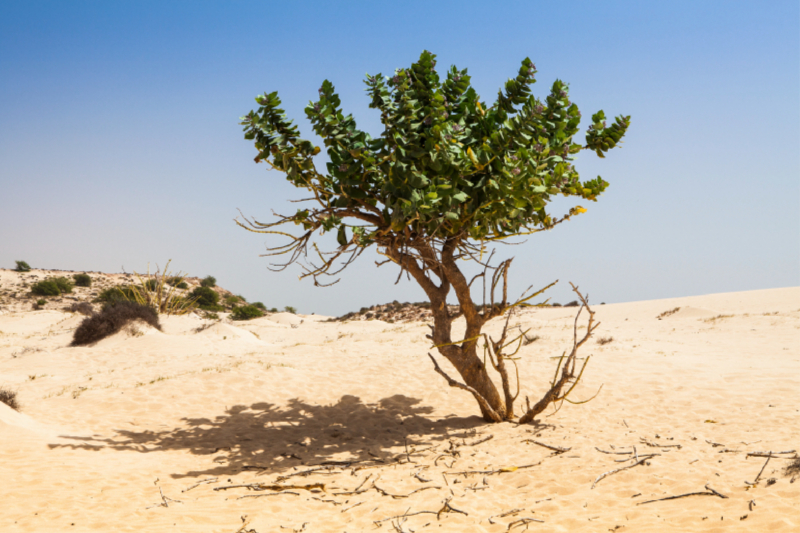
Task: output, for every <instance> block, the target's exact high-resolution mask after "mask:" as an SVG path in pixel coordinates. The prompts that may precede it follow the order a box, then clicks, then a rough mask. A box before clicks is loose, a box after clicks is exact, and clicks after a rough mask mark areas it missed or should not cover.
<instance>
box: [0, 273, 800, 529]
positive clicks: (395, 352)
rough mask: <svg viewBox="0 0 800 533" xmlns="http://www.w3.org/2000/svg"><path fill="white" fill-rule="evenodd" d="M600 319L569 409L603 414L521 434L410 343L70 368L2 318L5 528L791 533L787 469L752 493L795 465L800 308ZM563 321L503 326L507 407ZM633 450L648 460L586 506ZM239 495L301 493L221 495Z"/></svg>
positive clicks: (176, 327)
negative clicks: (514, 351) (515, 348)
mask: <svg viewBox="0 0 800 533" xmlns="http://www.w3.org/2000/svg"><path fill="white" fill-rule="evenodd" d="M675 308H680V309H679V310H678V311H676V312H674V313H672V314H670V315H668V316H663V317H662V318H660V319H659V318H657V317H658V316H659V315H661V314H662V313H664V312H666V311H670V310H673V309H675ZM595 310H596V311H597V318H598V319H599V320H600V322H601V326H600V329H599V330H598V331H597V335H596V338H595V339H593V340H592V341H590V342H589V344H588V345H587V346H586V347H585V349H584V350H583V351H582V352H581V355H582V356H588V355H591V356H592V359H591V361H590V363H589V366H588V368H587V370H586V373H585V375H584V380H583V382H582V384H581V385H580V387H579V388H578V389H577V390H576V391H575V393H574V398H575V399H576V400H580V399H585V398H589V397H591V396H592V395H593V394H595V393H596V392H597V390H598V389H599V388H600V386H601V385H602V390H601V392H600V394H599V396H598V397H597V398H596V399H594V400H593V401H591V402H589V403H587V404H583V405H569V404H567V405H565V406H564V407H563V408H562V409H561V410H560V411H558V412H557V413H556V414H552V413H553V411H552V409H551V410H548V411H547V413H546V416H542V417H541V418H540V419H539V420H538V421H537V423H536V424H532V425H528V426H519V427H518V426H515V425H514V424H510V423H505V424H498V425H491V424H486V423H484V422H483V421H482V420H481V419H480V418H478V417H477V416H476V412H477V407H476V405H475V404H474V401H473V400H472V398H471V397H470V396H469V395H467V394H466V393H464V392H462V391H459V390H456V389H452V388H449V387H447V385H446V383H445V382H444V381H443V380H442V379H441V377H440V376H438V375H436V374H435V373H434V371H433V369H432V365H431V364H430V361H429V359H428V357H427V355H426V353H427V352H428V350H429V344H428V341H427V340H426V339H425V337H424V335H425V333H427V332H428V328H427V326H426V324H425V323H421V322H417V323H408V324H389V323H385V322H381V321H378V320H371V321H359V322H332V323H331V322H324V321H322V319H323V318H324V317H315V316H300V315H298V316H295V315H288V314H279V315H272V316H270V317H266V318H260V319H256V320H252V321H249V322H228V321H224V320H223V321H221V322H212V321H209V320H205V319H202V318H200V317H198V316H185V317H165V318H162V323H163V326H164V327H163V331H158V330H155V329H153V328H150V327H149V326H144V325H137V326H136V327H134V328H128V329H127V330H125V331H122V332H120V333H118V334H116V335H114V336H113V337H110V338H107V339H104V340H103V341H100V342H99V343H97V344H96V345H94V346H90V347H75V348H73V347H69V346H68V344H69V342H70V340H71V336H72V332H73V330H74V329H75V327H77V325H78V324H79V323H80V321H81V320H82V318H83V317H82V316H80V315H77V314H72V313H68V312H63V311H59V310H53V309H46V310H40V311H30V310H25V311H20V310H14V309H11V310H7V311H5V312H0V386H5V387H8V388H11V389H13V390H16V391H18V399H19V401H20V403H21V404H22V410H21V412H19V413H17V412H15V411H13V410H11V409H10V408H8V407H7V406H5V405H3V404H0V442H2V445H0V480H2V483H0V531H3V532H33V531H35V532H55V531H74V532H79V531H137V532H138V531H148V532H150V531H197V532H201V531H202V532H226V533H233V532H236V531H251V532H252V531H255V532H258V533H266V532H274V531H286V532H291V531H304V532H309V533H312V532H343V531H347V532H350V533H354V532H359V531H387V532H388V531H398V530H402V531H408V532H410V531H487V532H503V531H507V530H508V528H509V525H511V526H512V529H511V531H523V530H524V529H525V527H526V526H527V528H528V530H530V531H546V532H606V531H620V532H625V531H648V532H650V531H676V532H678V531H680V532H685V531H709V532H711V531H725V532H728V531H771V532H772V531H774V532H795V531H800V475H795V476H794V477H793V476H792V475H786V474H785V471H784V469H785V467H786V466H788V465H789V464H790V463H791V461H790V460H788V459H785V458H774V459H770V461H769V463H768V464H767V465H766V468H764V470H763V473H762V474H761V476H760V479H759V482H758V484H757V485H755V486H751V485H748V484H747V483H746V482H750V483H752V482H754V481H755V479H756V477H757V476H758V474H759V471H761V469H762V467H763V466H764V464H765V461H766V459H765V458H763V457H752V456H751V457H748V455H747V454H748V452H754V451H769V450H771V451H787V450H800V288H796V287H795V288H785V289H774V290H761V291H752V292H743V293H733V294H716V295H708V296H698V297H691V298H675V299H670V300H658V301H647V302H634V303H624V304H614V305H603V306H599V305H598V306H596V307H595ZM574 312H575V309H572V308H550V309H535V310H528V311H525V312H524V313H522V314H521V315H519V316H517V317H515V319H514V321H513V323H519V325H520V326H521V327H523V328H527V327H532V328H533V329H532V330H531V332H530V335H539V339H538V340H536V341H535V342H532V343H531V344H529V345H527V346H525V347H523V348H522V350H521V352H520V354H521V359H520V361H519V364H520V374H521V378H522V395H521V398H522V397H524V396H525V395H528V396H530V397H531V399H538V397H539V396H540V395H541V394H542V392H543V391H544V389H545V387H546V385H547V381H548V380H549V379H550V377H551V376H552V373H553V371H554V369H555V364H556V360H555V359H553V357H556V356H559V355H560V354H561V352H562V351H563V350H564V349H565V348H566V347H567V346H568V345H570V343H571V339H572V337H571V323H572V320H573V317H574ZM499 328H500V324H499V322H497V321H495V322H493V323H492V324H490V325H489V328H488V329H489V331H494V332H496V331H498V330H499ZM600 337H612V338H613V340H612V341H610V342H608V343H607V344H603V345H600V344H598V343H597V342H596V340H597V338H600ZM440 360H441V358H440ZM443 367H444V368H445V369H449V370H450V371H451V372H452V370H451V369H450V368H449V366H446V365H444V364H443ZM518 411H519V408H518ZM487 439H488V440H487ZM534 441H535V442H534ZM537 443H543V444H547V445H550V446H552V447H560V448H569V450H568V451H566V452H563V453H560V452H558V451H554V450H552V449H549V448H546V447H544V446H541V445H539V444H537ZM634 447H635V450H636V451H635V454H637V455H638V456H641V457H644V456H645V455H647V454H657V455H654V456H653V457H651V458H649V459H648V460H647V461H646V462H644V463H642V464H640V465H638V466H634V467H632V468H628V469H625V470H622V471H620V472H617V473H614V474H612V475H609V476H608V477H605V478H604V479H601V480H600V481H598V482H597V483H596V485H595V486H594V488H592V487H593V484H594V482H595V480H596V479H597V478H598V477H599V476H600V475H601V474H603V473H604V472H608V471H610V470H613V469H617V468H621V467H624V466H630V465H632V464H634V463H635V462H636V460H635V459H634V460H631V459H630V457H631V456H632V455H633V453H626V452H633V451H634ZM600 450H603V451H600ZM604 452H613V453H604ZM783 457H791V455H784V456H783ZM616 461H620V462H616ZM308 470H313V472H311V473H310V474H307V475H301V474H302V473H304V472H306V471H308ZM459 472H471V473H468V474H458V473H459ZM198 483H200V484H199V485H198ZM253 483H259V484H263V485H275V484H281V485H294V486H304V487H300V488H293V489H289V490H287V491H284V492H283V493H278V494H275V491H273V490H261V491H256V490H251V489H248V488H247V487H232V485H244V484H253ZM706 486H708V487H710V488H711V489H713V490H714V491H717V492H718V493H720V494H722V495H724V496H726V498H724V499H723V498H721V497H718V496H717V495H714V494H713V493H712V492H710V491H709V490H707V489H706V488H705V487H706ZM226 487H230V488H226ZM215 489H222V490H215ZM691 492H704V493H706V494H703V495H694V496H689V497H685V498H680V499H674V500H667V501H658V502H653V503H644V502H646V501H648V500H655V499H659V498H665V497H669V496H674V495H680V494H685V493H691ZM162 494H163V498H162ZM244 496H247V497H244ZM252 496H256V497H252ZM243 497H244V498H243ZM445 502H448V505H449V507H448V506H445ZM643 503H644V504H643ZM514 510H516V511H515V512H510V513H509V511H514ZM421 511H425V512H424V513H420V512H421ZM439 511H443V512H441V513H439V514H438V516H437V514H436V513H437V512H439ZM405 513H407V514H408V515H409V516H407V517H406V518H405V519H401V518H395V519H392V517H394V516H399V515H403V514H405ZM414 513H419V514H414ZM504 514H505V516H503V515H504ZM243 517H244V519H243ZM521 519H535V520H537V521H536V522H534V521H529V522H528V523H523V522H516V523H514V522H515V521H519V520H521ZM243 520H244V521H243ZM539 521H540V522H539ZM393 524H394V525H396V526H397V528H399V529H395V527H394V525H393ZM243 526H244V527H243ZM281 528H283V529H281Z"/></svg>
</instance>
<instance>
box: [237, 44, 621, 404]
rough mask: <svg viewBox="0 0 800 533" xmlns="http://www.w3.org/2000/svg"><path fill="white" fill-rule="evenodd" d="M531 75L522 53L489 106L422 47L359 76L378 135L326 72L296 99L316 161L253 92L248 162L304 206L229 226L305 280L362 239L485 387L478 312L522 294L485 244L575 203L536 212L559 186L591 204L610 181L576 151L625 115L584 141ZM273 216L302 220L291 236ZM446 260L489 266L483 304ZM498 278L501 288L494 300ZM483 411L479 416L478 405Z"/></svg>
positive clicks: (562, 100) (547, 222)
mask: <svg viewBox="0 0 800 533" xmlns="http://www.w3.org/2000/svg"><path fill="white" fill-rule="evenodd" d="M536 72H537V70H536V66H535V65H534V64H533V63H532V62H531V60H530V59H527V58H526V59H525V60H523V61H522V64H521V66H520V68H519V71H518V73H517V75H516V77H514V78H511V79H509V80H508V81H507V82H506V83H505V85H504V87H503V88H501V89H500V91H499V92H498V95H497V99H496V100H495V102H494V103H492V104H487V103H486V102H485V101H482V100H481V98H480V96H479V95H478V94H477V92H476V91H475V89H474V88H473V87H472V86H471V83H470V82H471V79H470V76H469V74H468V73H467V70H466V69H459V68H457V67H455V66H452V67H450V68H449V69H446V70H445V71H444V72H443V73H442V74H441V75H440V73H439V72H438V71H437V70H436V56H435V55H434V54H432V53H430V52H427V51H425V52H423V53H422V55H421V56H420V58H419V60H418V61H417V62H415V63H414V64H412V65H411V66H410V67H409V68H404V69H399V70H396V71H395V72H394V74H393V75H392V76H384V75H382V74H376V75H367V78H366V80H365V84H366V91H367V94H368V96H369V99H370V104H369V105H370V107H371V108H373V109H376V110H377V111H378V112H379V113H380V117H381V123H382V125H383V132H382V133H381V135H380V136H379V137H372V136H371V135H370V134H368V133H366V132H364V131H362V130H360V129H359V128H358V127H357V125H356V122H355V120H354V119H353V117H352V115H345V113H344V111H343V110H342V108H341V100H340V98H339V96H338V94H337V93H336V91H335V89H334V86H333V84H331V83H330V82H329V81H328V80H325V81H324V82H323V83H322V86H321V87H320V88H319V99H318V100H317V101H315V102H310V103H309V104H308V106H306V108H305V113H306V116H307V118H308V119H309V121H310V122H311V124H312V126H313V130H314V133H316V134H317V135H318V136H319V137H320V138H322V139H323V142H324V145H325V149H326V151H327V154H328V158H329V162H327V163H326V168H325V169H324V171H321V170H320V169H318V168H317V166H316V164H315V162H314V158H315V156H317V155H318V154H319V153H320V152H321V148H320V147H319V146H315V144H314V143H313V142H311V141H310V140H306V139H302V138H301V137H300V132H299V130H298V128H297V127H296V126H295V125H294V124H293V122H292V121H291V120H289V118H287V116H286V113H285V112H284V110H283V109H281V107H280V106H281V100H280V98H279V97H278V94H277V93H276V92H273V93H269V94H267V93H264V94H263V95H261V96H258V97H257V98H256V102H257V103H258V104H259V107H258V109H257V110H253V111H251V112H250V113H248V114H247V115H246V116H245V117H242V122H241V124H242V125H243V126H244V132H245V139H248V140H251V141H253V142H254V144H255V147H256V149H257V151H258V153H257V155H256V157H255V161H256V162H257V163H262V162H263V163H265V164H267V165H268V166H269V167H270V168H272V169H275V170H278V171H280V172H282V173H284V174H285V175H286V178H287V179H288V181H289V182H290V183H292V184H293V185H295V186H296V187H298V188H302V189H306V190H308V191H310V193H311V195H312V197H311V198H310V202H311V205H310V206H308V207H304V208H300V209H298V210H297V211H296V212H295V213H294V214H290V215H277V217H278V219H277V220H276V221H274V222H267V223H262V222H259V221H257V220H253V219H248V218H244V220H243V221H241V220H237V223H238V224H239V225H240V226H242V227H244V228H245V229H248V230H250V231H255V232H259V233H268V234H277V235H281V236H283V237H286V238H288V239H289V240H288V242H287V243H286V244H284V245H279V246H276V247H272V248H270V249H269V253H268V255H282V254H287V255H288V260H287V261H286V262H284V263H281V264H278V265H276V266H277V267H278V268H285V267H286V266H287V265H289V264H292V263H294V262H299V263H301V264H302V265H303V268H304V269H305V272H304V275H303V276H304V277H305V276H311V277H313V278H314V281H315V283H316V284H318V285H319V284H321V283H320V282H319V279H320V277H321V276H323V275H332V276H335V275H336V274H338V273H339V272H341V270H342V269H343V268H345V267H346V266H347V265H348V264H350V262H351V261H353V260H354V259H355V258H357V257H358V256H359V255H360V254H361V253H362V252H363V251H364V250H365V249H366V248H368V247H369V246H371V245H373V244H374V245H377V247H378V251H379V253H381V254H383V255H385V256H386V257H387V261H390V262H393V263H395V264H397V265H399V266H400V268H401V273H402V272H403V271H405V272H408V273H409V274H410V275H411V276H412V277H413V278H414V279H415V280H416V281H417V282H418V283H419V284H420V286H421V287H422V288H423V290H425V292H426V294H427V295H428V297H429V298H430V300H431V304H432V309H433V310H434V324H435V325H434V333H433V336H432V338H433V341H434V344H435V345H436V346H437V348H438V349H439V351H440V353H442V355H444V356H445V357H446V358H447V359H448V360H449V361H450V362H451V363H453V365H454V366H456V368H457V369H458V371H459V373H460V374H461V375H462V377H464V379H465V381H466V382H467V384H468V385H469V386H470V387H472V388H473V389H475V390H478V391H479V392H482V391H485V390H488V389H493V388H494V385H492V384H491V382H490V380H489V379H488V377H487V376H486V372H485V368H484V369H483V370H480V369H478V367H477V365H479V359H478V357H477V355H476V353H475V352H476V343H477V340H476V339H477V338H478V337H479V336H480V332H481V327H482V326H483V324H484V323H485V322H486V321H487V320H489V319H491V318H493V317H496V316H499V315H500V314H503V313H505V312H507V311H508V310H509V309H511V308H512V307H513V306H515V305H518V304H521V303H525V302H526V301H527V300H528V299H529V298H531V297H532V295H531V296H528V297H526V298H525V299H524V300H522V301H518V302H514V303H510V302H509V301H508V299H507V274H508V268H509V266H510V260H507V261H504V262H503V263H501V264H500V265H499V266H497V267H490V266H489V265H488V263H484V262H483V253H484V252H485V251H486V246H487V243H492V242H494V241H502V240H504V239H507V238H509V237H514V236H520V235H530V234H532V233H535V232H538V231H543V230H549V229H551V228H553V227H554V226H556V225H557V224H559V223H561V222H564V221H565V220H568V219H569V218H570V217H572V216H575V215H577V214H579V213H583V212H585V209H584V208H583V207H581V206H580V205H576V206H575V207H573V208H571V209H570V210H569V211H568V212H567V213H564V214H563V215H562V216H561V217H560V218H559V217H557V216H553V215H552V214H550V213H549V212H548V211H547V204H548V202H549V201H550V200H551V199H552V198H553V197H554V196H556V195H563V196H566V197H575V198H576V199H581V200H588V201H596V199H597V197H598V196H599V195H600V194H602V192H603V191H604V190H605V189H606V187H608V183H607V182H606V181H604V180H603V179H602V178H600V177H599V176H598V177H597V178H594V179H590V180H586V181H582V180H581V178H580V175H579V173H578V171H577V169H576V168H575V166H574V165H573V161H574V158H575V156H576V155H577V154H578V153H579V152H581V151H582V150H588V151H591V152H594V153H595V154H597V155H598V156H600V157H604V156H605V154H606V153H607V152H608V151H609V150H610V149H611V148H614V147H615V146H617V145H618V144H619V143H620V141H621V139H622V138H623V136H624V135H625V132H626V131H627V128H628V126H629V124H630V117H628V116H618V117H616V119H615V120H614V122H613V123H611V124H610V125H609V124H607V123H606V117H605V114H604V112H603V111H598V112H597V113H595V114H594V115H592V117H591V122H590V124H589V126H588V129H587V132H586V138H585V141H584V143H583V144H581V143H579V142H577V140H576V139H575V136H576V134H577V133H578V131H579V127H580V123H581V113H580V111H579V109H578V106H577V104H575V103H574V102H572V101H571V99H570V97H569V86H568V85H567V84H566V83H564V82H563V81H561V80H556V81H555V82H554V83H553V85H552V86H551V88H550V91H549V94H547V95H546V96H544V97H543V98H538V97H536V96H535V95H534V94H533V92H532V86H533V84H534V83H535V82H536V79H535V75H536ZM284 225H287V226H297V227H299V228H301V229H302V231H301V232H300V233H299V234H293V233H291V232H290V230H288V229H284V228H282V227H281V226H284ZM325 232H335V234H336V237H337V241H338V245H339V246H338V248H337V249H335V250H331V251H328V252H326V251H322V250H320V249H319V248H318V247H317V245H316V244H315V243H314V242H313V241H312V237H313V236H314V235H315V234H317V233H325ZM310 248H311V249H310ZM309 255H311V257H310V258H309ZM457 259H474V260H476V261H478V262H479V263H480V264H481V265H484V267H485V268H486V269H490V268H491V269H493V272H494V273H493V275H492V277H491V281H490V282H489V280H487V275H486V274H487V272H488V270H484V274H482V276H483V280H484V284H485V285H486V284H488V285H489V286H490V293H491V294H490V295H489V296H490V302H489V304H488V305H487V302H486V301H485V295H484V303H483V305H482V306H476V305H475V304H474V303H473V301H472V296H471V286H472V282H467V281H466V279H465V278H464V275H463V273H462V272H461V270H460V267H459V266H458V265H457V264H456V260H457ZM473 281H474V279H473ZM451 288H452V289H454V290H455V293H456V296H457V298H458V300H459V304H460V311H459V312H458V314H463V315H464V316H465V318H466V320H467V333H466V335H465V338H464V340H462V341H455V342H454V341H453V340H452V339H451V338H450V324H451V322H452V320H453V319H454V318H455V316H457V315H454V314H451V313H450V312H449V311H448V310H447V308H446V305H445V303H446V298H447V295H448V294H449V293H450V290H451ZM496 288H500V290H501V292H502V294H501V295H500V296H499V298H500V299H499V300H497V301H496V300H495V289H496ZM485 292H486V291H484V294H485ZM537 294H538V293H537ZM476 361H477V362H476ZM484 366H485V365H484ZM487 394H488V395H489V396H491V398H489V399H488V404H490V405H491V406H492V407H493V408H494V410H495V411H497V412H501V411H502V412H503V413H505V412H506V409H505V407H504V406H502V402H503V400H502V398H500V396H499V395H498V394H497V393H496V391H495V392H492V391H490V390H489V391H488V392H487ZM556 396H558V395H556ZM479 403H480V401H479ZM501 407H502V408H501ZM481 408H482V412H483V413H484V416H487V417H488V415H487V411H486V409H484V406H483V405H482V404H481ZM503 416H505V415H503Z"/></svg>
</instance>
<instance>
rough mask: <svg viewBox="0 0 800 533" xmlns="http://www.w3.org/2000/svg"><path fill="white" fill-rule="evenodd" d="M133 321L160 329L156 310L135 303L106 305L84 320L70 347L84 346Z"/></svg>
mask: <svg viewBox="0 0 800 533" xmlns="http://www.w3.org/2000/svg"><path fill="white" fill-rule="evenodd" d="M134 320H143V321H144V322H146V323H148V324H150V325H151V326H153V327H154V328H156V329H159V330H160V329H161V324H160V323H159V321H158V313H156V310H155V309H153V308H152V307H150V306H147V305H141V304H138V303H136V302H128V301H120V302H116V303H113V304H109V305H106V306H105V307H104V308H103V310H102V311H100V312H99V313H97V314H95V315H92V316H90V317H88V318H85V319H84V320H83V322H81V324H80V326H78V329H76V330H75V333H74V334H73V336H72V346H84V345H87V344H92V343H95V342H97V341H99V340H101V339H104V338H106V337H108V336H109V335H113V334H114V333H116V332H118V331H120V330H121V329H122V328H124V327H125V326H126V325H127V324H129V323H130V322H133V321H134Z"/></svg>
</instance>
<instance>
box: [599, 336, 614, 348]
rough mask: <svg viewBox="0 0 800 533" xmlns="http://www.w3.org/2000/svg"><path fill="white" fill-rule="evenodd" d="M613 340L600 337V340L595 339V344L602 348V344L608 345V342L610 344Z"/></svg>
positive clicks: (612, 338)
mask: <svg viewBox="0 0 800 533" xmlns="http://www.w3.org/2000/svg"><path fill="white" fill-rule="evenodd" d="M613 340H614V337H601V338H599V339H597V344H599V345H600V346H603V345H604V344H608V343H609V342H612V341H613Z"/></svg>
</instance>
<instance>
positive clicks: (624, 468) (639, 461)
mask: <svg viewBox="0 0 800 533" xmlns="http://www.w3.org/2000/svg"><path fill="white" fill-rule="evenodd" d="M648 459H650V456H648V457H644V458H642V459H639V460H638V461H637V462H635V463H633V464H632V465H628V466H623V467H622V468H617V469H616V470H609V471H608V472H605V473H603V474H600V475H599V476H598V477H597V479H595V480H594V483H592V488H594V487H595V486H596V485H597V482H598V481H600V480H601V479H603V478H604V477H607V476H610V475H611V474H616V473H617V472H622V471H623V470H627V469H629V468H633V467H634V466H639V465H640V464H642V463H644V462H645V461H647V460H648Z"/></svg>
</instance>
